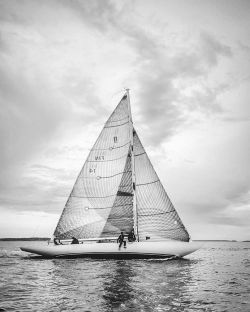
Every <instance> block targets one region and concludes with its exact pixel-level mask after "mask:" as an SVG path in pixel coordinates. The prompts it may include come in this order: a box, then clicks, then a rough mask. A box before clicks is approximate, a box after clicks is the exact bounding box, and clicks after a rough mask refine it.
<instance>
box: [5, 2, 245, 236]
mask: <svg viewBox="0 0 250 312" xmlns="http://www.w3.org/2000/svg"><path fill="white" fill-rule="evenodd" d="M126 87H129V88H130V90H131V91H130V94H131V105H132V113H133V119H134V124H135V127H136V129H137V131H138V134H139V136H140V138H141V141H142V142H143V144H144V146H145V149H146V150H147V152H148V154H149V157H150V158H151V161H152V163H153V165H154V167H155V169H156V171H157V173H158V174H159V176H160V179H161V180H162V183H163V185H164V186H165V188H166V190H167V192H168V194H169V196H170V198H171V200H172V202H173V203H174V205H175V207H176V209H177V211H178V213H179V215H180V217H181V218H182V220H183V223H184V224H185V226H186V228H187V229H188V231H189V233H190V234H191V237H192V238H193V239H236V240H245V239H250V161H249V159H250V155H249V154H250V127H249V121H250V103H249V94H250V2H249V1H247V0H246V1H244V0H234V1H232V0H219V1H218V0H216V1H213V0H212V1H199V0H197V1H195V0H192V1H191V0H188V1H186V0H182V1H176V0H172V1H167V0H162V1H161V0H143V1H142V0H141V1H129V0H127V1H117V0H114V1H107V0H99V1H95V0H91V1H87V0H86V1H85V0H79V1H77V0H72V1H70V0H68V1H66V0H65V1H63V0H60V1H59V0H58V1H44V0H43V1H36V0H31V1H13V0H8V1H7V0H5V1H4V0H0V172H1V175H0V237H11V236H12V237H18V236H19V237H20V236H50V235H52V232H53V230H54V228H55V226H56V223H57V220H58V218H59V216H60V213H61V211H62V209H63V207H64V204H65V202H66V200H67V197H68V195H69V193H70V191H71V188H72V186H73V183H74V181H75V179H76V177H77V175H78V173H79V171H80V169H81V167H82V165H83V163H84V161H85V159H86V156H87V154H88V151H89V149H90V148H91V147H92V145H93V143H94V142H95V140H96V138H97V136H98V134H99V132H100V131H101V129H102V126H103V124H104V122H105V121H106V119H107V118H108V116H109V114H110V113H111V112H112V110H113V109H114V107H115V106H116V104H117V103H118V101H119V100H120V98H121V97H122V95H123V92H124V91H123V90H124V88H126Z"/></svg>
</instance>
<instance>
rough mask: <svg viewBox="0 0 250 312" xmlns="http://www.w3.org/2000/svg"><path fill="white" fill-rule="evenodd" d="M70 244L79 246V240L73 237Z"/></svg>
mask: <svg viewBox="0 0 250 312" xmlns="http://www.w3.org/2000/svg"><path fill="white" fill-rule="evenodd" d="M71 244H79V240H78V239H77V238H75V237H74V236H73V237H72V242H71Z"/></svg>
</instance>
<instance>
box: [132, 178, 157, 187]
mask: <svg viewBox="0 0 250 312" xmlns="http://www.w3.org/2000/svg"><path fill="white" fill-rule="evenodd" d="M159 181H160V180H159V179H157V180H155V181H153V182H148V183H140V184H136V186H141V185H147V184H153V183H156V182H159Z"/></svg>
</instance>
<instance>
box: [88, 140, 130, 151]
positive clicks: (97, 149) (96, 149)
mask: <svg viewBox="0 0 250 312" xmlns="http://www.w3.org/2000/svg"><path fill="white" fill-rule="evenodd" d="M128 144H130V141H129V142H127V143H125V144H123V145H120V146H116V147H109V148H92V149H91V152H92V151H107V150H113V149H117V148H121V147H124V146H126V145H128Z"/></svg>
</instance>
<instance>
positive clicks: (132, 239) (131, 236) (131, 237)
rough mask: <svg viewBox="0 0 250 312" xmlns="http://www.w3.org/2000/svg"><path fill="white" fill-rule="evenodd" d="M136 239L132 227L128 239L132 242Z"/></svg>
mask: <svg viewBox="0 0 250 312" xmlns="http://www.w3.org/2000/svg"><path fill="white" fill-rule="evenodd" d="M135 240H136V237H135V233H134V229H132V230H131V232H130V233H129V234H128V241H129V242H134V241H135Z"/></svg>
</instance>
